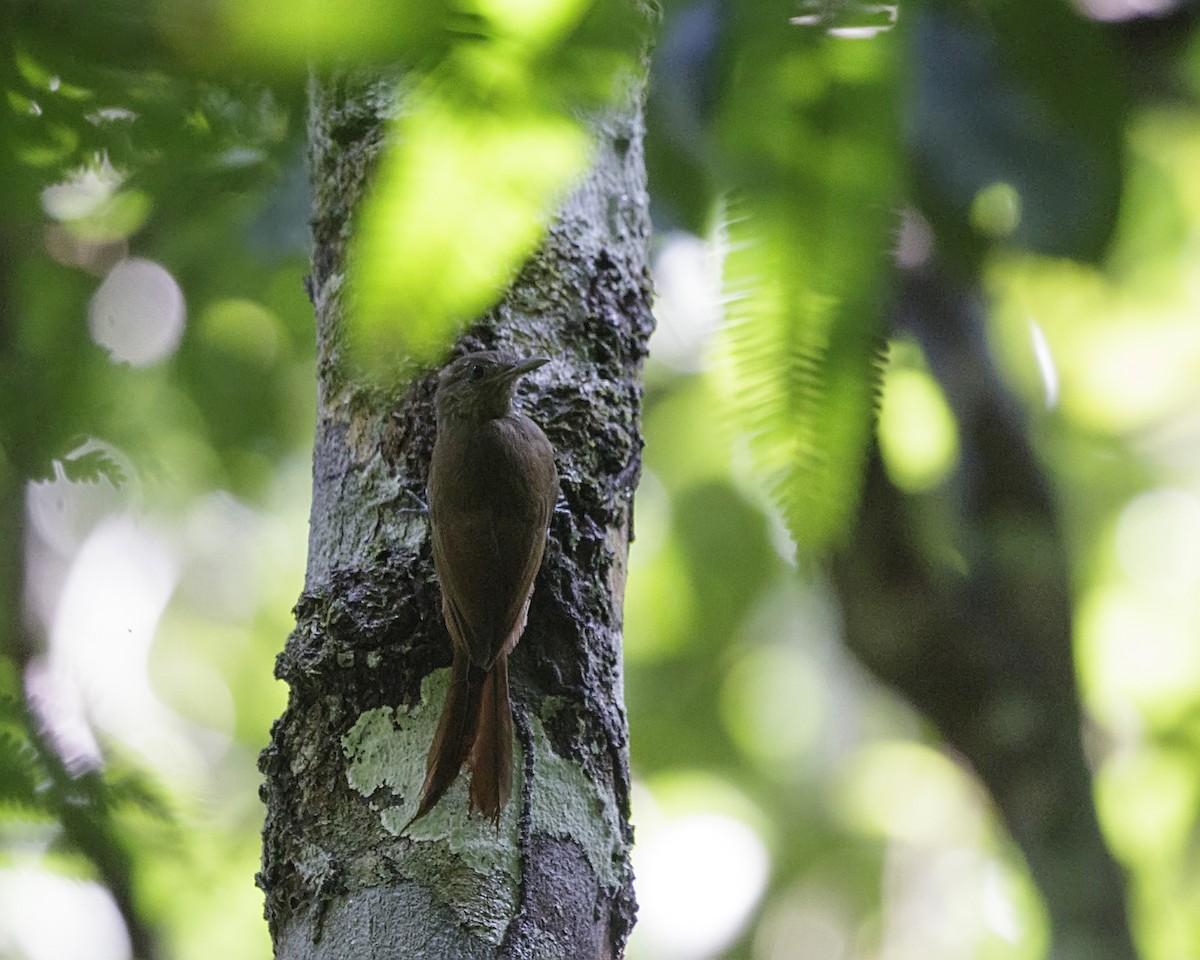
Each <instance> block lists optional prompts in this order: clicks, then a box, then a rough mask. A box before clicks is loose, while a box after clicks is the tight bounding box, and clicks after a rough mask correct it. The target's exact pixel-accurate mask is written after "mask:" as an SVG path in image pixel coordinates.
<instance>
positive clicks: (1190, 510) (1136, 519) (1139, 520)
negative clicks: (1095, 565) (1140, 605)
mask: <svg viewBox="0 0 1200 960" xmlns="http://www.w3.org/2000/svg"><path fill="white" fill-rule="evenodd" d="M1116 534H1117V544H1116V546H1117V560H1118V562H1119V563H1120V565H1121V569H1122V570H1123V571H1124V573H1125V575H1126V576H1127V577H1129V578H1130V580H1132V581H1134V583H1136V584H1137V585H1138V586H1139V587H1141V588H1142V589H1144V590H1146V591H1147V592H1149V593H1158V594H1166V595H1169V596H1175V597H1186V596H1189V595H1191V594H1192V593H1193V592H1194V591H1195V590H1196V588H1197V587H1198V586H1200V551H1197V549H1196V545H1197V544H1198V543H1200V498H1197V497H1196V496H1195V495H1194V494H1191V493H1188V492H1186V491H1184V490H1178V489H1171V488H1160V489H1157V490H1150V491H1148V492H1146V493H1143V494H1140V495H1139V496H1137V497H1135V498H1134V499H1133V500H1132V501H1130V502H1129V503H1128V504H1127V505H1126V507H1125V509H1124V510H1122V511H1121V515H1120V517H1119V518H1118V520H1117V531H1116Z"/></svg>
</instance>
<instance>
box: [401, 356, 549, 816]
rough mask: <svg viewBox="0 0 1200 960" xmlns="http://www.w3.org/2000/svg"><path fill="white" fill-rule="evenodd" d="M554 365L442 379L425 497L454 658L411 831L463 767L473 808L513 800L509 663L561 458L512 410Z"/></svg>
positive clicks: (500, 361)
mask: <svg viewBox="0 0 1200 960" xmlns="http://www.w3.org/2000/svg"><path fill="white" fill-rule="evenodd" d="M547 362H548V361H547V360H546V359H545V358H542V357H539V358H536V359H532V360H516V359H514V358H511V357H507V356H505V355H504V354H501V353H497V352H495V351H485V352H481V353H471V354H468V355H466V356H464V357H460V358H459V359H457V360H455V361H454V362H453V363H451V364H449V365H448V366H447V367H446V368H445V369H444V370H443V371H442V373H441V375H440V376H439V378H438V387H437V394H436V396H435V400H434V402H435V406H436V409H437V438H436V440H435V441H434V444H433V460H432V462H431V464H430V468H429V485H428V488H427V491H426V495H427V497H428V498H429V518H430V525H431V527H432V531H433V566H434V569H435V570H436V571H437V575H438V580H439V581H440V582H441V587H442V615H443V617H445V620H446V629H447V630H448V631H449V633H450V643H451V647H452V649H453V655H454V659H453V663H452V665H451V668H450V689H449V690H448V691H447V693H446V703H445V706H443V707H442V715H441V719H440V720H439V721H438V726H437V732H436V733H435V734H434V737H433V744H432V745H431V746H430V748H429V759H428V761H427V763H426V774H425V783H424V785H423V786H422V788H421V803H420V806H419V807H418V808H417V812H416V814H415V815H414V816H413V821H415V820H417V819H418V818H420V817H423V816H424V815H425V814H426V813H428V812H429V811H430V810H431V809H432V808H433V806H434V804H436V803H437V802H438V800H439V799H441V797H442V794H444V793H445V792H446V791H447V790H448V789H449V788H450V785H451V784H452V783H454V780H455V778H457V777H458V774H459V771H460V769H461V768H462V765H463V763H464V762H465V763H467V764H469V765H470V767H471V801H470V809H471V810H474V809H476V808H478V809H479V810H481V811H483V813H484V815H485V816H488V817H491V819H492V820H493V821H495V822H499V819H500V811H501V810H502V809H503V808H504V805H505V804H506V803H507V802H508V797H509V794H510V793H511V792H512V729H513V724H512V708H511V706H510V704H509V700H508V655H509V654H510V653H511V652H512V649H513V647H515V646H516V645H517V641H518V640H520V639H521V634H522V632H523V631H524V630H525V619H526V616H527V614H528V612H529V599H530V597H531V596H532V595H533V580H534V577H535V576H536V575H537V572H538V567H540V566H541V562H542V551H543V549H544V547H545V545H546V531H547V529H548V528H549V525H550V515H551V513H552V512H553V510H554V502H555V500H556V499H557V496H558V471H557V470H556V469H555V466H554V448H553V447H552V446H551V445H550V441H549V440H548V439H546V435H545V434H544V433H543V432H542V431H541V428H540V427H538V425H537V424H536V423H534V422H533V421H532V420H530V419H529V418H528V417H526V416H523V415H522V414H520V413H516V412H514V411H513V409H512V399H513V386H514V384H515V383H516V381H517V378H518V377H520V376H521V375H522V374H525V373H528V372H529V371H530V370H534V369H536V368H537V367H540V366H541V365H542V364H543V363H547ZM411 822H412V821H410V823H411Z"/></svg>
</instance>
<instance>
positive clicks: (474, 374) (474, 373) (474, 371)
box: [467, 363, 483, 382]
mask: <svg viewBox="0 0 1200 960" xmlns="http://www.w3.org/2000/svg"><path fill="white" fill-rule="evenodd" d="M467 376H468V377H470V378H471V381H472V382H474V381H476V380H478V379H479V378H480V377H482V376H483V365H482V364H479V363H473V364H471V369H470V370H469V371H467Z"/></svg>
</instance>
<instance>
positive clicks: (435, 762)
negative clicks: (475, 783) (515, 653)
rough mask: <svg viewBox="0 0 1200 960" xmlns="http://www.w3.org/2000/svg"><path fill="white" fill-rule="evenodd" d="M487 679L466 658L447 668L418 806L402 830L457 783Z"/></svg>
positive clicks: (475, 723) (477, 722)
mask: <svg viewBox="0 0 1200 960" xmlns="http://www.w3.org/2000/svg"><path fill="white" fill-rule="evenodd" d="M488 677H489V674H488V673H487V672H486V671H484V670H481V669H479V668H478V667H476V666H475V665H474V664H472V663H471V662H470V661H469V660H468V659H467V657H465V656H460V655H459V654H457V653H456V654H455V656H454V663H453V664H452V665H451V667H450V687H449V689H448V690H447V691H446V703H445V705H444V706H443V707H442V715H441V718H440V719H439V720H438V725H437V732H436V733H434V735H433V742H432V743H431V744H430V745H429V758H428V760H426V762H425V783H424V784H423V785H422V786H421V803H420V806H418V807H417V812H416V814H414V816H413V818H412V820H409V821H408V824H407V825H406V826H405V829H408V826H411V825H412V824H413V823H414V822H415V821H417V820H419V819H420V818H421V817H423V816H425V814H427V813H428V812H429V811H430V810H432V809H433V807H434V804H436V803H437V802H438V801H439V800H440V799H441V798H442V794H444V793H445V792H446V791H447V790H449V789H450V785H451V784H452V783H454V781H455V780H456V779H457V777H458V772H459V770H460V769H462V765H463V762H464V761H465V760H466V759H467V755H468V753H470V751H471V744H472V743H473V742H474V740H475V731H476V730H477V729H478V727H479V709H480V704H481V703H482V701H483V691H484V689H485V688H486V687H487V685H488Z"/></svg>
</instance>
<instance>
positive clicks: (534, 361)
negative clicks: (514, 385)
mask: <svg viewBox="0 0 1200 960" xmlns="http://www.w3.org/2000/svg"><path fill="white" fill-rule="evenodd" d="M549 362H550V358H549V357H532V358H531V359H529V360H522V361H521V362H520V363H517V364H515V365H514V366H513V367H512V369H511V370H510V371H509V372H510V374H511V375H512V377H513V379H514V380H515V379H516V378H517V377H520V376H523V375H524V374H526V373H529V371H530V370H536V369H537V368H538V367H540V366H542V365H543V364H547V363H549Z"/></svg>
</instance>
